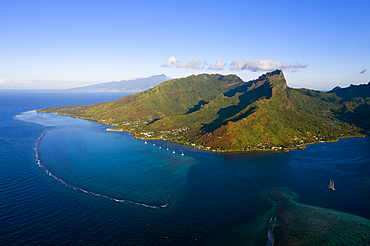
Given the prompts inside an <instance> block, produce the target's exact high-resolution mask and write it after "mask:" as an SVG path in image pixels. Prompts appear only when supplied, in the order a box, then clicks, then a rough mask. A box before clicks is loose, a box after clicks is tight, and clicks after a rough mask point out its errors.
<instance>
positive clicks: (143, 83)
mask: <svg viewBox="0 0 370 246" xmlns="http://www.w3.org/2000/svg"><path fill="white" fill-rule="evenodd" d="M170 79H171V78H169V77H167V76H166V75H164V74H161V75H153V76H150V77H148V78H140V79H131V80H121V81H119V82H117V81H112V82H105V83H101V84H95V85H88V86H83V87H77V88H72V89H69V90H74V91H143V90H147V89H149V88H151V87H154V86H156V85H159V84H160V83H162V82H164V81H167V80H170Z"/></svg>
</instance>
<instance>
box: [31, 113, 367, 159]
mask: <svg viewBox="0 0 370 246" xmlns="http://www.w3.org/2000/svg"><path fill="white" fill-rule="evenodd" d="M42 110H43V109H39V110H36V112H37V113H56V114H59V115H66V116H70V117H72V118H76V119H84V120H87V121H91V122H96V123H99V124H104V125H107V126H110V127H114V128H106V131H111V132H127V133H130V134H131V135H132V136H133V137H134V138H136V139H140V140H164V141H169V142H172V143H177V144H180V145H185V146H189V147H191V148H194V149H200V150H204V151H211V152H220V153H228V152H233V153H236V152H249V151H272V152H275V151H278V152H289V151H291V150H301V151H303V150H304V149H305V148H306V146H308V145H311V144H317V143H335V142H338V141H339V140H340V139H346V138H357V137H368V135H366V134H360V133H358V135H352V136H343V137H339V138H337V139H333V140H328V141H322V140H320V141H315V142H308V143H302V144H300V145H296V146H294V147H283V146H275V147H270V148H261V147H259V146H253V147H247V148H245V147H243V148H238V149H231V148H230V149H219V148H217V149H216V148H211V147H207V146H202V145H194V144H193V143H190V142H183V141H176V140H175V139H166V138H156V137H141V136H140V137H139V136H137V134H135V133H133V132H132V131H129V130H125V129H122V128H120V129H117V127H116V126H114V125H111V124H109V123H108V122H104V123H103V122H99V121H97V120H92V119H88V118H86V117H78V116H74V115H71V114H65V113H61V112H57V111H51V112H43V111H42Z"/></svg>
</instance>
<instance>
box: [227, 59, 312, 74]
mask: <svg viewBox="0 0 370 246" xmlns="http://www.w3.org/2000/svg"><path fill="white" fill-rule="evenodd" d="M229 67H230V70H249V71H252V72H258V71H273V70H276V69H280V70H289V69H293V72H297V71H298V69H299V68H306V67H308V65H303V64H300V63H298V62H295V63H290V62H276V61H271V60H263V59H261V60H254V61H252V60H245V59H241V60H238V61H233V62H232V63H231V64H230V66H229Z"/></svg>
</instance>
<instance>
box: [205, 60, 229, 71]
mask: <svg viewBox="0 0 370 246" xmlns="http://www.w3.org/2000/svg"><path fill="white" fill-rule="evenodd" d="M225 66H226V63H223V62H222V61H218V62H216V63H215V65H211V66H209V67H208V70H224V67H225Z"/></svg>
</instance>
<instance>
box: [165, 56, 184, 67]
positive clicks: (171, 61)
mask: <svg viewBox="0 0 370 246" xmlns="http://www.w3.org/2000/svg"><path fill="white" fill-rule="evenodd" d="M178 62H180V61H179V59H177V58H176V57H174V56H171V57H169V58H168V59H167V61H165V62H164V64H162V65H161V67H172V66H173V65H174V64H176V63H178Z"/></svg>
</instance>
